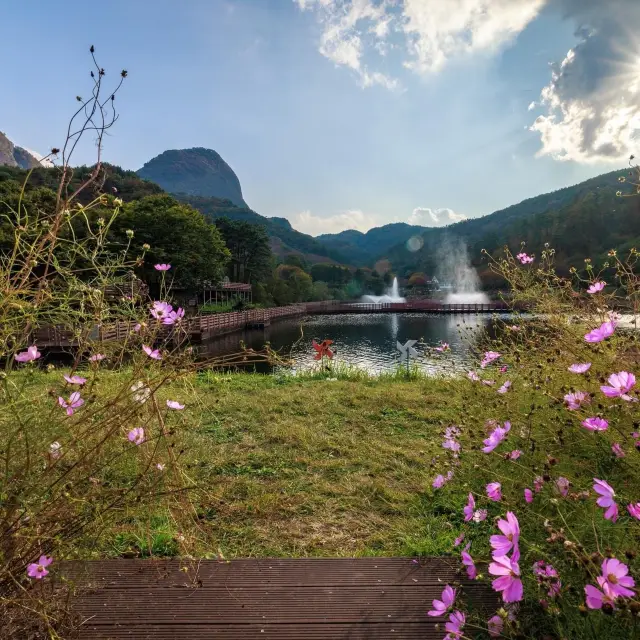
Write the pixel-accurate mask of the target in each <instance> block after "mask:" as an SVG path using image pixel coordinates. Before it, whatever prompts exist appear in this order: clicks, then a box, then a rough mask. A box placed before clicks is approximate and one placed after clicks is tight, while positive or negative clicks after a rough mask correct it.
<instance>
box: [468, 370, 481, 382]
mask: <svg viewBox="0 0 640 640" xmlns="http://www.w3.org/2000/svg"><path fill="white" fill-rule="evenodd" d="M467 378H469V380H472V381H473V382H479V380H480V376H479V375H478V374H477V373H476V372H475V371H469V373H467Z"/></svg>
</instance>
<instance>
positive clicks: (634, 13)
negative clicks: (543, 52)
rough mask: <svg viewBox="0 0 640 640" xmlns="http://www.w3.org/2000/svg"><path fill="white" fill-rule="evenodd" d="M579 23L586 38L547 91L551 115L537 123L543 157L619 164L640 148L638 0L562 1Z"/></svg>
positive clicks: (544, 98)
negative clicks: (603, 1) (636, 31)
mask: <svg viewBox="0 0 640 640" xmlns="http://www.w3.org/2000/svg"><path fill="white" fill-rule="evenodd" d="M559 1H561V2H562V5H563V8H564V11H565V15H567V16H569V17H571V18H573V19H574V20H575V21H576V24H578V25H579V30H578V33H577V35H578V36H579V37H580V42H579V43H578V44H577V45H576V46H575V47H573V48H572V49H571V50H569V52H568V53H567V55H566V56H565V58H564V59H563V60H562V61H561V62H560V63H555V64H553V65H552V71H551V81H550V82H549V84H548V85H547V86H545V87H544V88H543V89H542V92H541V94H540V96H541V99H540V105H541V106H543V107H545V108H546V114H544V115H541V116H539V117H538V118H536V120H535V121H534V122H533V124H532V125H531V127H530V129H531V131H535V132H536V133H539V134H540V141H541V143H542V147H541V149H540V151H539V152H538V155H549V156H551V157H553V158H555V159H556V160H572V161H575V162H581V163H585V164H588V163H596V162H611V163H615V164H618V163H620V162H621V161H622V160H624V159H625V158H627V157H628V156H629V155H630V154H631V153H633V152H637V150H638V140H637V137H638V135H639V134H640V44H639V43H638V40H637V38H636V36H635V34H634V30H633V28H632V26H631V25H634V24H635V25H640V5H639V4H638V3H637V2H636V0H610V2H607V3H599V2H596V1H595V0H582V1H581V2H578V1H577V0H559Z"/></svg>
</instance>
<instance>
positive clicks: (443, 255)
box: [436, 237, 489, 304]
mask: <svg viewBox="0 0 640 640" xmlns="http://www.w3.org/2000/svg"><path fill="white" fill-rule="evenodd" d="M437 261H438V268H437V272H436V273H437V276H436V277H437V278H438V280H439V282H441V283H447V284H451V286H452V290H451V292H450V293H449V294H447V297H446V298H445V303H447V304H486V303H487V302H489V297H488V296H487V295H486V294H485V293H482V291H480V279H479V278H478V274H477V272H476V270H475V269H474V268H473V267H472V266H471V260H470V259H469V251H468V250H467V245H466V244H465V243H464V242H463V241H462V240H461V239H460V238H451V237H445V239H444V241H443V243H442V244H441V245H440V247H439V249H438V251H437Z"/></svg>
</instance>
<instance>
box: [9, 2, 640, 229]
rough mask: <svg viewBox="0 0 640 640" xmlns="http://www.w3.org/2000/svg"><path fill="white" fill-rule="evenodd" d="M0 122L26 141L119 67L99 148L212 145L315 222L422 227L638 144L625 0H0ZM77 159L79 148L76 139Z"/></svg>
mask: <svg viewBox="0 0 640 640" xmlns="http://www.w3.org/2000/svg"><path fill="white" fill-rule="evenodd" d="M2 13H3V16H2V23H3V24H2V38H1V39H0V56H1V57H2V60H3V65H2V73H1V74H0V87H2V90H1V92H0V96H1V97H0V131H4V132H5V133H6V134H7V135H8V136H9V138H10V139H11V140H12V141H13V142H15V143H16V144H18V145H21V146H24V147H26V148H28V149H32V150H35V151H37V152H40V153H46V152H47V150H48V149H50V148H51V147H53V146H60V145H61V144H62V143H63V141H64V136H65V132H66V126H67V121H68V119H69V116H70V115H71V113H73V111H74V110H75V108H76V105H77V103H76V100H75V97H76V96H77V95H79V96H86V95H87V94H88V93H89V92H90V90H91V84H90V77H89V70H90V68H91V59H90V57H89V51H88V50H89V46H90V45H94V46H95V48H96V55H97V59H98V61H99V64H100V65H101V66H102V67H104V69H105V71H106V76H105V79H107V80H111V81H112V82H114V83H115V82H117V80H118V77H119V72H120V70H121V69H127V71H128V77H127V79H126V82H125V83H124V86H123V87H122V89H121V90H120V92H119V93H118V95H117V98H116V105H117V109H118V113H119V119H118V121H117V123H116V124H115V126H114V127H113V128H112V129H111V130H110V131H109V135H108V136H107V138H106V139H105V141H104V159H105V160H107V161H109V162H111V163H113V164H117V165H120V166H122V167H124V168H127V169H138V168H140V167H141V166H142V165H143V164H144V163H145V162H147V161H148V160H150V159H151V158H153V157H154V156H156V155H158V154H159V153H161V152H162V151H164V150H166V149H180V148H190V147H196V146H197V147H208V148H211V149H215V150H216V151H217V152H218V153H220V155H221V156H222V157H223V158H224V159H225V160H226V161H227V162H228V163H229V165H230V166H231V167H232V168H233V169H234V171H235V172H236V174H237V175H238V177H239V179H240V182H241V185H242V189H243V195H244V198H245V200H246V201H247V203H248V204H249V206H250V207H251V208H252V209H254V210H255V211H257V212H258V213H261V214H263V215H267V216H282V217H286V218H287V219H289V221H290V222H291V223H292V225H293V226H294V228H296V229H298V230H300V231H304V232H305V233H310V234H312V235H319V234H321V233H334V232H339V231H341V230H343V229H349V228H354V229H359V230H360V231H366V230H367V229H369V228H371V227H374V226H380V225H383V224H386V223H389V222H411V223H413V224H423V225H425V226H442V225H445V224H449V223H450V222H455V221H458V220H461V219H464V218H473V217H477V216H481V215H486V214H488V213H491V212H493V211H495V210H498V209H500V208H503V207H505V206H508V205H510V204H515V203H517V202H520V201H521V200H523V199H525V198H528V197H532V196H535V195H537V194H540V193H546V192H549V191H553V190H555V189H559V188H562V187H565V186H569V185H572V184H575V183H577V182H580V181H582V180H585V179H587V178H589V177H592V176H595V175H598V174H600V173H604V172H607V171H612V170H614V169H618V168H620V167H623V166H625V165H626V163H627V160H628V157H629V155H630V154H631V153H639V152H640V35H639V34H640V1H639V0H180V2H178V1H177V0H134V1H132V0H128V1H126V2H125V1H122V0H110V1H109V2H107V3H89V2H86V1H77V0H65V1H64V2H63V3H55V2H50V1H49V0H29V2H12V3H7V5H6V6H4V7H3V10H2ZM74 160H75V162H76V163H77V164H83V163H86V164H91V163H92V162H94V161H95V147H94V145H93V142H92V141H91V140H87V141H86V144H85V145H84V146H81V147H79V149H78V151H77V155H76V156H75V158H74Z"/></svg>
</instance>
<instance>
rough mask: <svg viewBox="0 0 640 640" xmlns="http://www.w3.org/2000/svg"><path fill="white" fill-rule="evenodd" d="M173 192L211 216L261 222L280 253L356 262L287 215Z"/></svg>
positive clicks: (320, 260)
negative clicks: (267, 214)
mask: <svg viewBox="0 0 640 640" xmlns="http://www.w3.org/2000/svg"><path fill="white" fill-rule="evenodd" d="M174 195H175V197H176V198H177V199H178V200H180V201H182V202H186V203H188V204H190V205H191V206H192V207H194V208H196V209H198V211H202V213H204V214H205V215H206V216H208V217H209V218H211V219H212V220H214V219H216V218H222V217H224V218H230V219H231V220H241V221H243V222H251V223H252V224H260V225H262V226H263V227H264V228H265V230H266V232H267V233H268V234H269V238H270V240H271V250H272V251H273V252H274V253H275V254H276V255H277V256H279V257H284V256H285V255H287V254H289V253H301V254H303V256H304V258H305V260H306V261H307V262H309V263H313V262H331V261H335V262H344V263H347V264H352V262H353V261H352V260H351V259H350V258H347V255H348V254H343V253H342V252H340V251H338V250H336V249H333V248H330V247H327V246H325V245H324V244H323V243H321V242H319V241H318V240H316V239H315V238H313V237H311V236H309V235H307V234H306V233H301V232H300V231H296V230H295V229H294V228H293V227H292V226H291V224H290V223H289V221H288V220H287V219H286V218H267V217H265V216H261V215H260V214H259V213H256V212H255V211H252V210H251V209H249V208H248V207H236V206H235V205H234V204H233V203H232V202H230V201H229V200H224V199H221V198H204V197H200V196H191V195H187V194H184V193H177V194H174Z"/></svg>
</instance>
